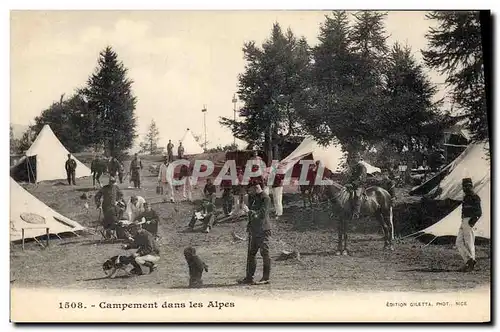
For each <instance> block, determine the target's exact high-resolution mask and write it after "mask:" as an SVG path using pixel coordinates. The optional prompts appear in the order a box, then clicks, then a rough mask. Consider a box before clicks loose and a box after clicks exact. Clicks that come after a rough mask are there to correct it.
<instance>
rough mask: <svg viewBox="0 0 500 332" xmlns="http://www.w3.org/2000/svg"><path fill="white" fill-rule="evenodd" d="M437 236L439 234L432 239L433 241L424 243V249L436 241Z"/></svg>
mask: <svg viewBox="0 0 500 332" xmlns="http://www.w3.org/2000/svg"><path fill="white" fill-rule="evenodd" d="M437 238H438V237H437V236H435V237H434V238H433V239H432V240H431V242H429V243H427V244H426V245H424V246H423V247H422V249H424V248H425V247H427V246H428V245H430V244H431V243H432V242H434V240H436V239H437Z"/></svg>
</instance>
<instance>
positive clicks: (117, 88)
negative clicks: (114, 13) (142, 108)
mask: <svg viewBox="0 0 500 332" xmlns="http://www.w3.org/2000/svg"><path fill="white" fill-rule="evenodd" d="M127 72H128V71H127V69H126V68H125V66H124V65H123V63H122V62H121V61H119V60H118V55H117V54H116V53H115V52H114V51H113V50H112V48H111V47H109V46H108V47H106V49H104V50H103V51H102V52H101V53H100V54H99V59H98V65H97V68H96V70H95V72H94V74H92V75H91V76H90V77H89V79H88V81H87V86H86V87H85V88H84V89H82V90H81V92H82V94H83V95H84V96H85V98H86V100H87V103H88V110H87V112H88V114H89V116H88V117H87V119H90V120H89V121H90V125H89V126H88V128H89V131H87V133H86V140H87V142H88V143H92V144H95V145H99V144H102V145H104V146H105V147H106V150H107V152H108V153H109V154H111V155H119V154H121V153H123V152H124V151H125V150H127V149H129V148H131V147H132V144H133V141H134V138H135V137H136V136H137V135H136V126H137V124H136V118H135V115H134V111H135V106H136V97H134V96H133V93H132V83H133V81H132V80H130V79H129V78H127Z"/></svg>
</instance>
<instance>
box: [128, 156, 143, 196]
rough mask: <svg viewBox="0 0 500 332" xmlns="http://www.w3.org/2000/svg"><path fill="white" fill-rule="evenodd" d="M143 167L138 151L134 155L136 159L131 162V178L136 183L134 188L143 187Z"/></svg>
mask: <svg viewBox="0 0 500 332" xmlns="http://www.w3.org/2000/svg"><path fill="white" fill-rule="evenodd" d="M141 169H142V162H141V160H140V159H139V156H138V155H137V153H136V154H135V155H134V159H133V160H132V162H131V163H130V180H131V181H132V182H133V183H134V188H139V189H140V188H141V173H140V170H141Z"/></svg>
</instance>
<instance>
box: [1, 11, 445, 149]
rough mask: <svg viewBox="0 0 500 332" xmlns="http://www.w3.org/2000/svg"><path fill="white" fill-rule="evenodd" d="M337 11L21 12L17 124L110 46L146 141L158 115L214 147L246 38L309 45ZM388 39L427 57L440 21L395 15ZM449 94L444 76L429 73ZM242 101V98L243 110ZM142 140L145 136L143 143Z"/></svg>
mask: <svg viewBox="0 0 500 332" xmlns="http://www.w3.org/2000/svg"><path fill="white" fill-rule="evenodd" d="M329 13H331V12H330V11H285V10H282V11H12V12H11V52H10V61H11V67H10V69H11V82H10V83H11V92H10V93H11V105H10V106H11V120H10V122H11V123H14V124H19V125H27V124H29V123H30V121H31V122H32V123H33V122H34V118H35V117H36V116H38V115H39V114H40V113H41V111H42V110H43V109H46V108H47V107H48V106H50V105H51V104H52V103H53V102H54V101H58V100H59V98H60V96H61V94H63V93H64V94H65V95H66V96H69V95H71V94H73V93H74V91H75V89H77V88H79V87H82V86H84V85H85V83H86V80H87V78H88V77H89V75H90V74H91V73H92V72H93V71H94V70H95V68H96V66H97V59H98V55H99V52H100V51H102V50H103V49H104V48H105V47H106V46H107V45H109V46H111V47H112V48H113V49H114V50H115V51H116V52H117V54H118V57H119V59H120V60H121V61H122V62H123V63H124V65H125V66H126V67H127V68H128V70H129V72H128V75H129V78H131V79H132V80H133V81H134V84H133V86H132V88H133V93H134V94H135V96H136V97H137V99H138V102H137V108H136V116H137V118H138V128H137V132H138V134H139V140H140V139H141V138H142V137H143V135H145V133H146V132H147V127H148V125H149V124H150V122H151V121H152V120H155V122H156V123H157V125H158V127H159V130H160V135H161V138H162V140H164V141H167V140H168V139H171V140H172V141H173V142H174V143H175V142H177V141H178V140H180V139H181V138H182V136H183V135H184V133H185V130H186V129H187V128H190V129H191V131H192V132H193V133H195V134H198V135H202V136H203V135H204V124H203V123H204V119H203V114H202V112H201V109H202V108H203V106H206V108H207V113H206V128H207V140H208V141H209V144H208V147H215V146H217V145H225V144H230V143H232V142H233V136H232V134H231V131H230V130H229V129H226V128H223V127H221V126H220V125H219V118H220V117H221V116H226V117H230V118H232V117H233V115H234V114H233V103H232V98H233V94H234V93H235V92H236V91H237V84H238V81H237V77H238V74H240V73H243V71H244V67H245V61H244V59H243V52H242V47H243V44H244V43H245V42H248V41H252V40H253V41H255V42H256V43H257V44H258V45H261V44H262V43H263V42H264V40H265V39H267V38H268V37H269V36H270V33H271V28H272V26H273V23H275V22H278V23H279V24H280V25H281V27H282V29H283V30H285V29H287V28H291V29H292V31H293V32H294V34H295V35H297V36H304V37H305V38H306V39H307V41H308V43H309V45H310V46H313V45H315V44H316V43H317V35H318V32H319V27H320V24H321V23H323V22H324V20H325V15H327V14H329ZM385 23H386V30H387V33H388V34H389V35H390V37H389V39H388V44H389V45H392V44H393V43H394V42H395V41H398V42H401V43H407V44H408V45H409V46H410V47H411V48H412V49H413V51H414V52H415V57H416V58H417V59H419V60H421V54H420V50H421V49H425V48H426V42H427V41H426V39H425V34H426V33H427V31H428V29H429V26H430V25H431V24H432V23H433V22H431V21H429V20H427V19H426V18H425V12H421V11H406V12H396V11H393V12H389V14H388V17H387V19H386V22H385ZM428 74H429V76H430V78H431V80H432V81H433V82H434V83H436V84H438V87H439V88H440V92H439V94H438V96H437V97H438V98H440V97H443V96H445V91H444V89H443V88H444V86H443V85H442V83H443V82H444V78H443V77H440V76H439V75H438V74H437V73H436V72H434V71H430V70H429V71H428ZM239 106H241V104H240V103H237V107H239ZM136 144H138V142H136Z"/></svg>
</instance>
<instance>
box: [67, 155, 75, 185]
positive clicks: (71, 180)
mask: <svg viewBox="0 0 500 332" xmlns="http://www.w3.org/2000/svg"><path fill="white" fill-rule="evenodd" d="M65 168H66V176H67V178H68V184H69V185H70V186H71V184H73V185H76V181H75V174H76V161H75V160H74V159H72V158H71V154H69V153H68V160H66V164H65Z"/></svg>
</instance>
